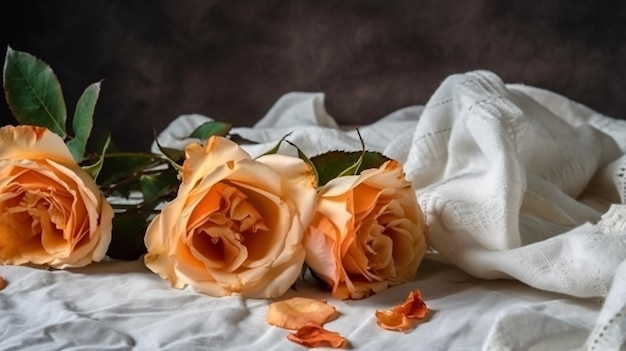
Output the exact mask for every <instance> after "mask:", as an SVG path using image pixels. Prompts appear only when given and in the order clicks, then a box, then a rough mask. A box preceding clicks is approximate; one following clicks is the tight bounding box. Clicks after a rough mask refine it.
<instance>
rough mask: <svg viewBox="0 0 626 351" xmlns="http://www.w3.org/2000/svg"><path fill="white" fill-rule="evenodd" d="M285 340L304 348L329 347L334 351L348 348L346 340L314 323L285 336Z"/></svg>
mask: <svg viewBox="0 0 626 351" xmlns="http://www.w3.org/2000/svg"><path fill="white" fill-rule="evenodd" d="M287 339H289V340H290V341H293V342H295V343H297V344H300V345H302V346H306V347H323V346H326V347H329V346H330V347H332V348H335V349H338V348H347V347H348V340H346V339H345V338H344V337H342V336H341V335H339V333H337V332H332V331H329V330H326V329H324V328H322V326H320V325H318V324H314V323H309V324H306V325H304V326H302V327H301V328H300V329H298V331H296V332H295V333H293V334H289V335H287Z"/></svg>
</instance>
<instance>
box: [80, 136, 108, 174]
mask: <svg viewBox="0 0 626 351" xmlns="http://www.w3.org/2000/svg"><path fill="white" fill-rule="evenodd" d="M110 142H111V135H110V134H109V136H108V137H107V139H106V141H105V142H104V145H103V146H102V151H101V152H100V157H99V158H98V160H97V161H96V162H94V163H93V164H91V165H88V166H84V167H83V169H84V170H85V171H87V173H89V175H91V178H93V179H98V175H99V174H100V170H101V169H102V165H103V164H104V156H105V155H106V153H107V150H108V149H109V143H110Z"/></svg>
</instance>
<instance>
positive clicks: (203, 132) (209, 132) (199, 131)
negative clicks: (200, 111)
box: [190, 121, 233, 140]
mask: <svg viewBox="0 0 626 351" xmlns="http://www.w3.org/2000/svg"><path fill="white" fill-rule="evenodd" d="M232 127H233V125H232V124H231V123H226V122H220V121H210V122H206V123H204V124H202V125H201V126H199V127H198V128H196V130H194V131H193V132H192V133H191V135H190V137H192V138H197V139H201V140H207V139H208V138H210V137H211V136H213V135H217V136H222V137H225V136H227V135H228V133H229V132H230V130H231V128H232Z"/></svg>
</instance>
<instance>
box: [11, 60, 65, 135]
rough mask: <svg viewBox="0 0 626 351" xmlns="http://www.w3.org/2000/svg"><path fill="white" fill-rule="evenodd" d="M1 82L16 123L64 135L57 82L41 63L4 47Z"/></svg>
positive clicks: (60, 98) (62, 108)
mask: <svg viewBox="0 0 626 351" xmlns="http://www.w3.org/2000/svg"><path fill="white" fill-rule="evenodd" d="M3 85H4V93H5V96H6V99H7V103H8V105H9V108H10V109H11V112H12V113H13V116H15V119H17V121H18V122H19V123H20V124H29V125H36V126H41V127H46V128H48V129H50V130H51V131H52V132H54V133H56V134H58V135H59V136H61V138H65V137H66V136H67V132H66V128H65V121H66V118H67V115H66V108H65V101H64V100H63V93H62V91H61V84H59V81H58V79H57V77H56V75H55V74H54V72H52V69H51V68H50V66H48V65H47V64H46V63H45V62H43V61H41V60H39V59H37V58H36V57H35V56H33V55H31V54H28V53H25V52H20V51H15V50H13V49H11V48H10V47H9V48H7V54H6V58H5V62H4V72H3Z"/></svg>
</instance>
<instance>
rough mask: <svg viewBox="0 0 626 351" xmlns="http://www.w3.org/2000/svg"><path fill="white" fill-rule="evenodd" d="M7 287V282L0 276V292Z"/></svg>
mask: <svg viewBox="0 0 626 351" xmlns="http://www.w3.org/2000/svg"><path fill="white" fill-rule="evenodd" d="M6 286H7V281H6V280H4V278H2V276H0V290H2V289H4V288H6Z"/></svg>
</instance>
